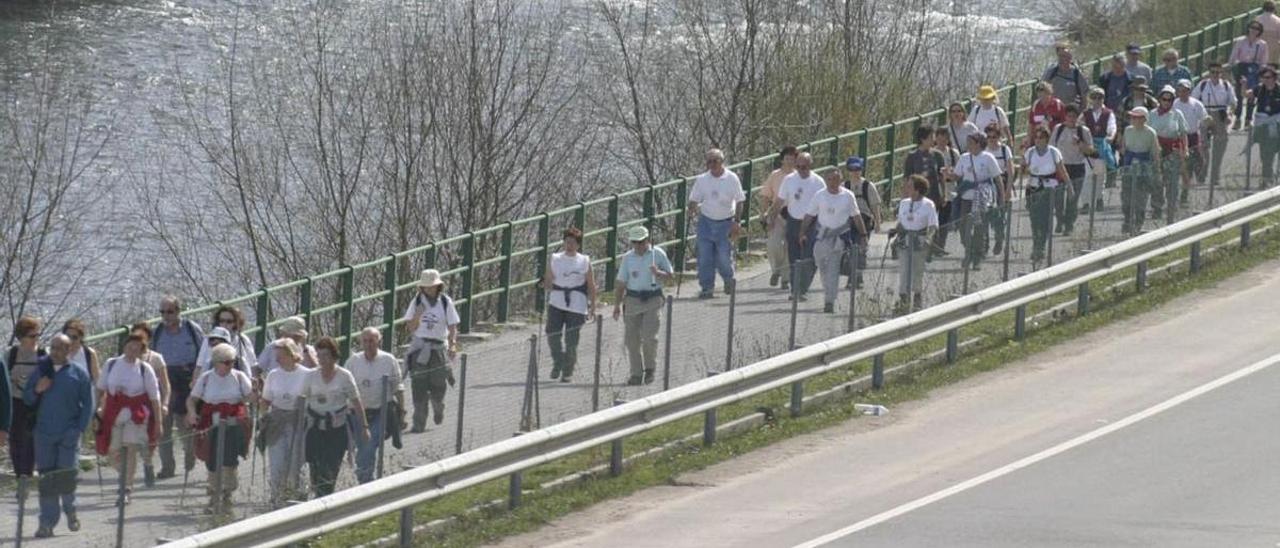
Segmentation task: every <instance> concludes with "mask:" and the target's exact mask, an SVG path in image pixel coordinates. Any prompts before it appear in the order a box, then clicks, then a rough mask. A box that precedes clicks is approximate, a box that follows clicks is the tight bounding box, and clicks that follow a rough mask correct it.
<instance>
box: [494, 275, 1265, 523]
mask: <svg viewBox="0 0 1280 548" xmlns="http://www.w3.org/2000/svg"><path fill="white" fill-rule="evenodd" d="M1278 268H1280V262H1272V263H1269V264H1267V265H1264V266H1261V267H1259V268H1257V269H1255V270H1253V271H1251V272H1249V273H1246V274H1243V275H1241V276H1238V277H1235V278H1233V279H1231V280H1229V281H1227V282H1225V283H1224V284H1222V285H1221V286H1220V287H1217V288H1213V289H1210V290H1206V291H1202V292H1200V293H1198V294H1195V295H1191V296H1188V297H1184V298H1181V299H1178V300H1176V301H1174V302H1173V303H1170V304H1168V305H1166V306H1164V307H1162V308H1161V309H1159V310H1157V311H1154V312H1151V313H1149V314H1147V315H1144V316H1142V317H1140V318H1135V319H1132V320H1128V321H1124V322H1121V323H1119V324H1116V325H1113V326H1111V327H1109V328H1107V329H1105V330H1103V331H1101V332H1095V333H1091V334H1088V335H1086V336H1083V337H1081V338H1079V339H1077V340H1075V341H1071V342H1069V343H1066V344H1064V345H1062V346H1059V347H1056V348H1053V349H1051V350H1048V351H1046V352H1044V353H1042V354H1040V355H1037V356H1034V357H1031V358H1029V359H1026V360H1023V361H1021V362H1019V363H1015V364H1010V365H1009V366H1007V367H1006V368H1004V369H1002V370H1000V371H995V372H991V373H988V374H983V375H980V376H977V377H975V378H972V379H969V380H967V381H965V382H962V383H959V384H957V385H955V386H952V387H948V388H945V389H942V390H938V391H937V393H935V394H933V395H932V396H931V397H930V398H928V399H927V400H924V401H920V402H916V403H912V404H907V405H903V406H900V407H897V408H895V409H892V410H891V412H890V414H889V415H888V416H885V417H881V418H871V417H864V418H862V419H860V420H855V421H851V422H849V423H847V424H844V425H840V426H837V427H834V428H831V429H828V430H825V431H822V432H819V433H815V434H813V435H808V436H804V437H801V438H797V439H795V440H789V441H787V442H784V443H781V444H777V445H775V446H772V447H769V448H766V449H763V450H761V451H757V452H754V453H751V454H749V455H745V456H743V457H742V458H739V459H736V460H734V461H732V462H728V463H724V464H721V465H717V466H715V467H712V468H709V469H707V470H704V471H701V472H697V473H693V474H689V475H687V476H685V477H682V478H680V479H679V481H678V482H676V485H673V486H665V487H660V488H655V489H649V490H646V491H644V492H641V493H638V494H636V495H633V496H630V497H627V498H624V499H620V500H617V501H610V502H606V503H603V504H600V505H597V506H595V507H593V508H590V509H588V510H585V511H583V512H580V513H578V514H575V515H572V516H569V517H566V518H563V519H561V520H557V521H555V522H553V523H551V524H549V525H548V526H546V527H544V528H543V529H542V530H540V531H538V532H535V533H532V534H529V535H524V536H521V537H516V538H512V539H508V540H507V541H506V542H504V543H502V544H501V545H502V546H614V547H617V546H643V547H649V546H652V547H659V546H661V547H681V546H690V547H693V546H698V547H706V546H735V547H757V546H758V547H793V548H799V547H807V546H860V547H861V546H894V547H900V546H907V547H910V546H984V547H986V546H996V547H1001V546H1266V547H1273V546H1277V545H1280V475H1278V474H1277V473H1276V455H1278V454H1280V439H1277V436H1276V435H1275V433H1276V428H1277V427H1276V418H1277V414H1278V412H1280V400H1278V399H1277V398H1276V396H1275V394H1276V393H1277V390H1280V365H1277V366H1270V365H1269V364H1270V363H1272V362H1274V361H1276V360H1272V361H1271V362H1268V364H1267V365H1263V366H1259V365H1256V364H1259V363H1260V362H1263V361H1264V360H1268V359H1270V358H1273V357H1275V356H1277V355H1278V354H1280V307H1276V306H1275V303H1277V302H1280V278H1278V277H1276V276H1274V274H1275V272H1277V269H1278ZM1251 365H1252V366H1254V369H1256V371H1248V373H1250V374H1247V375H1243V374H1242V373H1241V370H1243V369H1246V368H1248V367H1249V366H1251ZM1233 373H1234V374H1236V375H1240V378H1237V379H1232V380H1231V382H1223V377H1225V376H1228V375H1232V374H1233ZM1215 381H1217V383H1216V384H1211V383H1215ZM1219 385H1220V386H1219ZM1197 389H1199V390H1200V392H1202V393H1190V394H1188V392H1189V391H1192V390H1197ZM1179 396H1181V397H1180V398H1178V397H1179ZM1172 398H1178V399H1176V400H1173V401H1172V402H1171V401H1170V400H1171V399H1172ZM1161 404H1163V406H1162V405H1161ZM1155 406H1161V407H1155ZM1153 407H1154V410H1153ZM1144 411H1145V412H1146V413H1144ZM1155 411H1158V412H1155ZM1109 430H1114V431H1109ZM1082 436H1085V437H1084V438H1081V437H1082ZM1081 440H1084V441H1081Z"/></svg>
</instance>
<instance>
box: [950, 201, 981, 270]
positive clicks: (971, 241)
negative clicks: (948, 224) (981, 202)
mask: <svg viewBox="0 0 1280 548" xmlns="http://www.w3.org/2000/svg"><path fill="white" fill-rule="evenodd" d="M973 205H974V202H973V200H965V199H961V198H956V199H955V200H952V201H951V210H952V212H951V218H953V219H955V220H956V223H957V224H958V225H959V227H960V243H961V244H963V245H964V261H962V262H961V264H962V265H963V264H971V265H973V266H975V267H976V266H978V263H979V262H980V261H982V258H983V257H986V256H987V217H986V216H985V215H984V214H983V213H981V212H978V211H976V210H975V209H974V207H973Z"/></svg>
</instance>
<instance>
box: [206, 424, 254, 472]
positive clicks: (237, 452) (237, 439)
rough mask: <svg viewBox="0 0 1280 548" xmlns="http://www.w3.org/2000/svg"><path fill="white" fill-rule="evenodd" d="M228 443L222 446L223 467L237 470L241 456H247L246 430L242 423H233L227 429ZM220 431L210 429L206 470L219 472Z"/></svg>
mask: <svg viewBox="0 0 1280 548" xmlns="http://www.w3.org/2000/svg"><path fill="white" fill-rule="evenodd" d="M225 428H226V433H227V441H225V442H223V444H222V467H223V468H235V467H236V466H239V465H240V456H241V455H243V454H246V452H247V451H246V450H247V449H248V448H247V447H245V440H244V428H243V427H241V426H240V423H231V424H228V425H227V426H226V427H225ZM217 465H218V429H217V428H210V429H209V460H208V461H207V462H205V463H204V467H205V470H208V471H210V472H216V471H217V470H218V468H217Z"/></svg>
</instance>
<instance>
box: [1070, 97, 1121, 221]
mask: <svg viewBox="0 0 1280 548" xmlns="http://www.w3.org/2000/svg"><path fill="white" fill-rule="evenodd" d="M1105 97H1106V92H1105V91H1103V90H1102V88H1093V89H1092V90H1090V91H1089V108H1088V109H1086V110H1085V111H1084V127H1085V128H1086V129H1088V130H1089V136H1090V137H1092V138H1093V150H1094V153H1093V154H1092V155H1090V156H1088V157H1087V160H1088V168H1089V169H1088V178H1089V182H1088V184H1086V185H1084V186H1083V187H1082V188H1081V192H1080V196H1079V197H1078V198H1077V199H1076V202H1077V203H1079V204H1082V205H1081V211H1084V210H1085V209H1086V208H1097V209H1101V208H1102V189H1103V188H1111V187H1113V186H1115V180H1114V179H1115V173H1116V169H1117V168H1118V167H1119V163H1118V162H1117V161H1116V153H1115V148H1113V147H1112V146H1111V143H1113V142H1115V140H1116V131H1117V129H1116V126H1117V124H1116V114H1115V112H1113V111H1112V110H1111V109H1110V108H1108V107H1107V106H1106V104H1105V102H1104V101H1105Z"/></svg>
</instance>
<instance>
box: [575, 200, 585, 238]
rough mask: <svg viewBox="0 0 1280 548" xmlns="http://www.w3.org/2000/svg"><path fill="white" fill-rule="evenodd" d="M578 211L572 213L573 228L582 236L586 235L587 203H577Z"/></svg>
mask: <svg viewBox="0 0 1280 548" xmlns="http://www.w3.org/2000/svg"><path fill="white" fill-rule="evenodd" d="M577 207H578V209H575V210H574V211H573V226H575V227H577V228H578V230H581V231H582V233H583V234H586V233H587V203H586V202H583V201H579V202H578V206H577Z"/></svg>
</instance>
